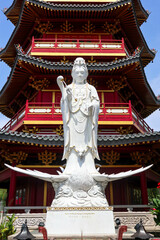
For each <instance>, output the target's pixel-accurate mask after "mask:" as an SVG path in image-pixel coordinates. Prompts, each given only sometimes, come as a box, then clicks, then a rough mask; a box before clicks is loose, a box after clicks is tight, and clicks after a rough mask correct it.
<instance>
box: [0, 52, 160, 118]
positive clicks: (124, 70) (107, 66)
mask: <svg viewBox="0 0 160 240" xmlns="http://www.w3.org/2000/svg"><path fill="white" fill-rule="evenodd" d="M87 65H88V70H89V75H90V76H92V74H100V75H101V76H102V77H103V76H108V77H113V76H114V75H116V76H117V75H119V74H120V75H125V76H126V77H127V85H128V88H129V89H132V91H133V92H134V94H135V93H136V94H135V95H136V97H137V98H138V100H139V101H140V102H141V103H142V104H143V105H144V109H143V110H142V112H141V116H142V117H146V116H148V115H149V114H151V113H152V112H153V111H155V110H156V109H157V108H159V107H160V101H159V100H158V99H157V98H156V97H155V95H154V93H153V91H152V89H151V88H150V85H149V84H148V82H147V79H146V76H145V73H144V70H143V66H142V62H141V56H140V53H139V54H137V55H135V56H130V57H128V58H123V59H119V60H115V61H112V62H103V63H98V62H95V63H88V64H87ZM71 68H72V63H70V62H68V63H63V62H50V61H47V60H43V59H40V58H36V57H31V56H28V55H27V54H24V53H22V52H21V51H19V50H18V52H17V57H16V60H15V63H14V66H13V68H12V71H11V73H10V76H9V78H8V81H7V82H6V84H5V85H4V87H3V88H2V90H1V92H0V111H1V112H2V113H3V114H4V115H6V116H7V117H13V116H14V114H15V112H13V111H12V110H11V103H13V101H15V103H16V104H17V103H20V105H19V106H18V107H17V109H16V111H18V110H19V109H20V108H21V107H22V106H23V105H24V104H25V101H26V100H27V99H30V98H31V97H32V98H33V96H34V94H36V93H37V91H36V90H35V89H33V88H32V87H31V86H29V79H30V77H31V76H33V75H34V76H36V75H37V76H39V75H41V77H43V76H45V77H52V78H53V74H54V76H55V79H56V76H58V75H59V74H63V75H65V76H69V74H70V71H71ZM135 69H136V70H135ZM137 76H138V77H137ZM15 86H16V87H15ZM142 86H143V87H142ZM127 92H128V90H127ZM27 93H28V94H27ZM119 93H120V94H121V95H122V96H123V89H122V90H120V92H119ZM21 94H22V95H23V98H20V95H21ZM13 99H14V100H13ZM22 100H23V101H22ZM21 101H22V102H21Z"/></svg>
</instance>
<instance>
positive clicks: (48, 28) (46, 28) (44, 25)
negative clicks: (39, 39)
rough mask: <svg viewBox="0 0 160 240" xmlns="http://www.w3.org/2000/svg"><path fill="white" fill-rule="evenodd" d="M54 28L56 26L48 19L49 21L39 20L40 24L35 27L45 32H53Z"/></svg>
mask: <svg viewBox="0 0 160 240" xmlns="http://www.w3.org/2000/svg"><path fill="white" fill-rule="evenodd" d="M53 28H54V26H53V24H52V23H51V22H50V21H48V22H47V23H40V22H38V26H37V27H35V30H37V32H40V33H42V34H44V33H47V32H53Z"/></svg>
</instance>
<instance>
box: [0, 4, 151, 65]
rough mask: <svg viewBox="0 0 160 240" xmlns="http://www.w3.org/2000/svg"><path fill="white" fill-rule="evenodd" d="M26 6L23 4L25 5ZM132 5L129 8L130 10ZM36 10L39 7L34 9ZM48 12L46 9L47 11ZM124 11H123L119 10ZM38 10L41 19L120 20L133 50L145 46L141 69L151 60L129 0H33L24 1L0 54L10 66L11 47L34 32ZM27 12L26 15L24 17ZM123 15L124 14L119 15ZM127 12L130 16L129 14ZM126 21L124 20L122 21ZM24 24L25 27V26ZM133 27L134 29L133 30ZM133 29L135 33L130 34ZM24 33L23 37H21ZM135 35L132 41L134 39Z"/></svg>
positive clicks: (12, 53) (13, 56) (11, 59)
mask: <svg viewBox="0 0 160 240" xmlns="http://www.w3.org/2000/svg"><path fill="white" fill-rule="evenodd" d="M25 4H26V5H25ZM130 6H132V8H130ZM37 7H38V8H37ZM46 9H47V10H46ZM122 10H124V11H122ZM36 11H38V16H39V17H42V18H43V16H44V14H45V15H46V14H48V17H49V18H51V19H55V18H61V19H62V15H63V18H64V19H65V17H66V16H68V15H70V14H71V15H73V16H72V18H73V19H74V15H75V17H76V16H77V12H78V15H79V17H80V18H85V19H87V18H90V17H92V18H95V19H96V18H97V13H98V16H99V17H100V16H101V18H102V19H104V18H107V17H110V18H111V17H112V18H116V19H118V18H119V19H120V21H122V20H123V21H124V22H125V24H124V25H123V27H124V29H126V33H128V36H130V39H131V41H133V43H132V44H133V47H134V48H135V49H136V48H137V47H144V49H143V53H142V59H143V56H144V62H143V64H144V66H145V65H147V64H148V63H149V62H150V61H151V60H153V58H154V56H155V55H154V54H153V52H151V51H150V49H149V48H148V46H147V44H146V42H145V40H144V38H143V35H142V33H141V30H140V29H139V26H138V22H137V20H136V11H135V10H134V6H133V4H132V0H121V1H118V2H113V3H105V4H99V5H94V4H87V5H86V4H49V3H45V2H37V1H35V0H29V1H27V2H25V1H24V5H23V6H22V10H21V14H20V16H19V20H18V23H17V26H16V28H15V30H14V32H13V34H12V36H11V38H10V39H9V41H8V43H7V45H6V47H5V49H3V50H2V51H1V52H0V58H1V59H2V60H3V61H4V62H6V63H7V64H8V65H9V66H12V65H13V61H14V58H15V56H16V51H15V48H14V45H15V44H17V43H19V44H22V43H23V42H24V40H25V39H26V36H27V35H29V33H30V32H31V30H33V25H34V23H35V22H36V15H35V16H34V14H33V12H36ZM25 13H27V14H25ZM121 13H123V14H121ZM128 13H129V15H128ZM128 16H129V19H130V21H133V22H134V25H133V26H132V29H130V26H129V25H128V24H129V22H130V21H129V19H128ZM125 19H126V20H125ZM26 21H27V24H26ZM133 27H134V28H133ZM133 30H134V33H133ZM22 31H23V34H21V33H22ZM133 35H134V38H133Z"/></svg>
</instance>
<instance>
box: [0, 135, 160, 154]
mask: <svg viewBox="0 0 160 240" xmlns="http://www.w3.org/2000/svg"><path fill="white" fill-rule="evenodd" d="M97 139H98V145H101V146H106V147H115V146H116V147H118V146H120V147H122V146H132V145H133V146H135V145H139V144H146V145H147V144H151V143H152V144H155V143H156V142H157V143H160V132H152V133H143V134H142V133H133V134H127V135H126V134H125V135H112V136H110V135H98V138H97ZM0 141H2V142H5V141H6V142H9V143H14V144H17V143H18V144H22V143H28V144H31V145H32V143H33V144H36V145H37V146H41V147H42V146H52V145H54V146H57V145H58V146H61V145H63V141H64V138H63V136H59V135H38V134H32V133H24V132H16V131H15V132H7V133H6V132H1V131H0ZM32 146H33V145H32ZM157 150H158V152H159V154H160V149H159V144H158V146H157Z"/></svg>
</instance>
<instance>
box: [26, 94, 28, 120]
mask: <svg viewBox="0 0 160 240" xmlns="http://www.w3.org/2000/svg"><path fill="white" fill-rule="evenodd" d="M27 114H28V99H27V101H26V110H25V118H27Z"/></svg>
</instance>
